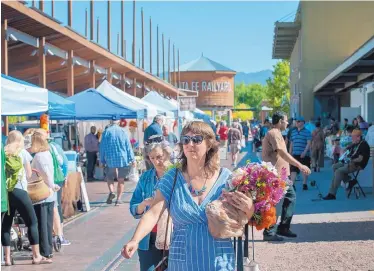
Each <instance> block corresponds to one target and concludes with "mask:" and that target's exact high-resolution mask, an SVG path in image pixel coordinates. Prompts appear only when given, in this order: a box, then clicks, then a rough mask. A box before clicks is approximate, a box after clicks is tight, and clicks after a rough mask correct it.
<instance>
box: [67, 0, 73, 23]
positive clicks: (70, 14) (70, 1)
mask: <svg viewBox="0 0 374 271" xmlns="http://www.w3.org/2000/svg"><path fill="white" fill-rule="evenodd" d="M68 25H69V26H70V27H72V26H73V0H68Z"/></svg>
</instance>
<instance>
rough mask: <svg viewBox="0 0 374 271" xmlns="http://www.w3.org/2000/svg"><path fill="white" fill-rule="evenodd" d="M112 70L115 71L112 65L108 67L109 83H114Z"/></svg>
mask: <svg viewBox="0 0 374 271" xmlns="http://www.w3.org/2000/svg"><path fill="white" fill-rule="evenodd" d="M112 72H113V69H112V67H109V68H108V69H107V76H106V80H108V82H109V83H112V81H113V80H112V77H113V76H112Z"/></svg>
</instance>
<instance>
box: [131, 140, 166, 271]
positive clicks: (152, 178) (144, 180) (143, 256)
mask: <svg viewBox="0 0 374 271" xmlns="http://www.w3.org/2000/svg"><path fill="white" fill-rule="evenodd" d="M151 138H152V137H151ZM171 151H172V150H171V148H170V147H169V144H168V143H167V142H166V141H164V142H153V143H150V144H148V145H147V147H146V149H145V153H146V154H147V156H148V159H149V160H150V161H151V163H152V165H153V168H152V169H150V170H148V171H146V172H144V173H143V174H142V176H141V177H140V179H139V182H138V184H137V186H136V188H135V191H134V193H133V195H132V198H131V201H130V212H131V214H132V215H133V216H134V218H136V219H140V218H142V216H143V215H144V213H146V211H147V210H148V209H149V207H150V206H151V204H152V202H153V196H154V193H155V190H154V189H155V186H156V184H157V182H158V181H159V180H160V178H161V177H162V176H163V175H164V173H165V171H166V169H167V168H168V167H169V166H170V165H171V163H170V155H171ZM161 230H162V229H161ZM158 231H159V232H160V229H157V225H156V226H154V228H153V229H152V231H151V233H149V234H147V235H146V236H145V237H144V238H143V239H142V240H141V241H140V243H139V248H138V255H139V263H140V271H148V270H149V271H153V270H154V268H155V266H156V265H157V264H158V263H159V262H160V261H161V259H162V253H163V251H162V250H159V249H157V248H156V245H155V243H156V237H157V234H158Z"/></svg>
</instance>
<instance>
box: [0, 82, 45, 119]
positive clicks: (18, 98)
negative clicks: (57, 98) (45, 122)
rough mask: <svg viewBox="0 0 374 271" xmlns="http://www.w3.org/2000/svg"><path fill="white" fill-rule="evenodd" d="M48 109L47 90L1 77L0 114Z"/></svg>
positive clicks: (26, 113)
mask: <svg viewBox="0 0 374 271" xmlns="http://www.w3.org/2000/svg"><path fill="white" fill-rule="evenodd" d="M46 111H48V90H47V89H45V88H39V87H33V86H27V85H23V84H20V83H18V82H14V81H12V80H9V79H6V78H3V77H2V78H1V114H2V115H4V116H15V115H18V116H23V115H29V114H34V113H43V112H46Z"/></svg>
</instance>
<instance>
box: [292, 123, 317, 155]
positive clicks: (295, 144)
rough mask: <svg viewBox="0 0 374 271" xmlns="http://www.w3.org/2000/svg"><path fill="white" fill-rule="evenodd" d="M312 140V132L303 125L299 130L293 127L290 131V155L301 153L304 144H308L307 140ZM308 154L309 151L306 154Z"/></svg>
mask: <svg viewBox="0 0 374 271" xmlns="http://www.w3.org/2000/svg"><path fill="white" fill-rule="evenodd" d="M311 140H312V133H311V132H310V131H309V130H308V129H306V128H305V127H304V128H303V129H301V130H298V129H294V130H292V132H291V142H292V155H301V154H302V153H303V152H304V150H305V148H306V146H307V145H308V141H311ZM306 155H307V156H310V153H309V151H308V153H307V154H306Z"/></svg>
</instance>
